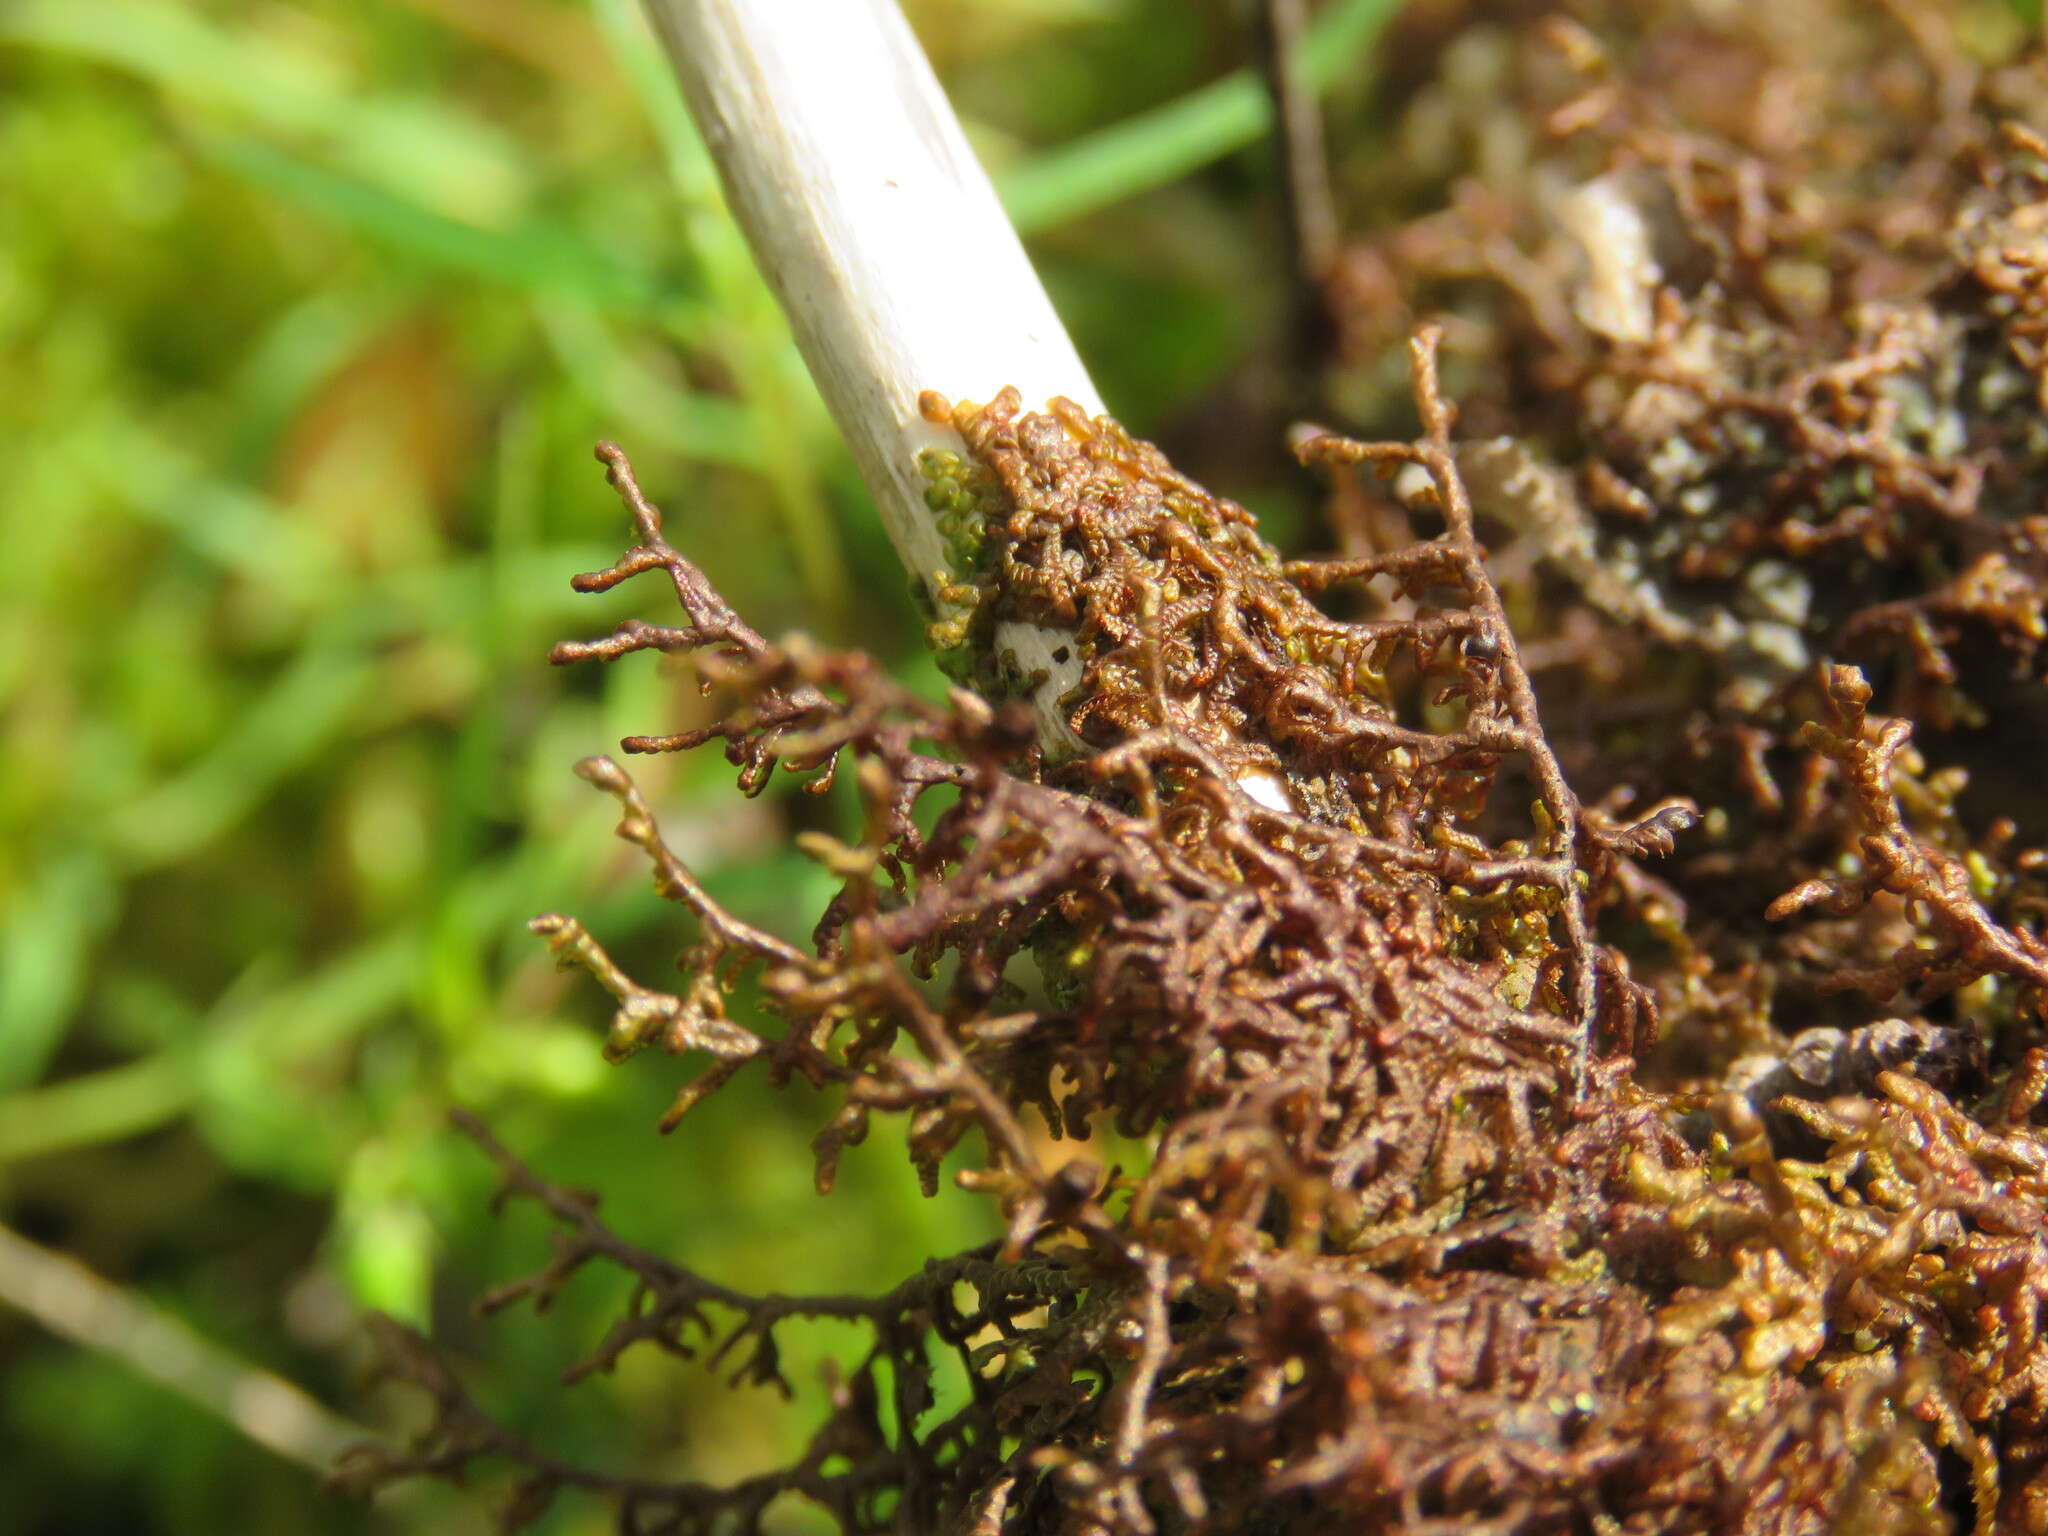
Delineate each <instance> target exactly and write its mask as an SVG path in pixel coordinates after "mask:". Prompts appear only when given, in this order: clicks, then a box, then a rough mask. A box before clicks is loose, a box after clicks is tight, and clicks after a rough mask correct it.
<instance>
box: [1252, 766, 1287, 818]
mask: <svg viewBox="0 0 2048 1536" xmlns="http://www.w3.org/2000/svg"><path fill="white" fill-rule="evenodd" d="M1237 787H1238V788H1239V789H1241V790H1243V791H1244V792H1245V794H1246V796H1247V797H1249V798H1250V799H1252V800H1255V801H1257V802H1258V803H1259V804H1260V805H1263V806H1264V807H1265V808H1266V809H1267V810H1269V811H1286V812H1288V813H1290V814H1292V813H1293V812H1294V811H1295V810H1296V809H1297V807H1296V805H1295V803H1294V796H1293V795H1291V794H1289V793H1288V792H1287V781H1286V780H1284V779H1282V778H1281V777H1280V775H1279V774H1277V773H1267V772H1264V771H1260V772H1257V773H1248V774H1246V775H1245V776H1244V777H1243V778H1241V779H1239V780H1238V781H1237Z"/></svg>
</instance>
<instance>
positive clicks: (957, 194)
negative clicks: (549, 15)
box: [646, 0, 1102, 747]
mask: <svg viewBox="0 0 2048 1536" xmlns="http://www.w3.org/2000/svg"><path fill="white" fill-rule="evenodd" d="M646 3H647V8H648V11H649V14H650V15H651V16H652V18H653V21H654V26H655V30H656V31H657V32H658V33H659V34H660V36H661V39H662V41H663V42H664V43H665V44H666V45H667V48H668V54H669V58H670V60H671V61H672V62H673V64H674V66H675V70H676V74H677V76H678V77H679V78H680V79H681V81H682V86H683V93H684V95H685V96H686V97H687V98H688V100H689V104H690V110H691V113H692V114H693V115H694V116H695V118H696V120H697V126H698V129H699V131H700V132H701V133H702V134H703V135H704V138H705V141H706V142H707V144H708V145H709V146H710V150H711V155H712V158H713V159H714V160H715V161H716V162H717V164H718V170H719V175H720V177H721V178H722V179H723V181H724V183H725V193H726V200H727V202H728V203H729V204H730V205H731V207H732V210H733V213H734V215H735V216H736V217H737V218H738V220H739V223H740V227H741V228H742V229H743V230H744V231H745V232H746V236H747V239H748V242H749V243H750V244H751V245H752V246H753V250H754V259H755V260H756V261H757V262H758V263H759V264H760V267H761V270H762V272H763V273H764V274H765V275H766V277H767V279H768V282H769V285H770V286H771V287H772V288H773V289H774V291H775V294H776V296H777V298H778V299H780V300H781V302H782V307H783V309H784V310H785V311H786V312H787V313H788V315H789V320H790V324H791V326H792V328H793V329H794V330H795V332H796V339H797V345H798V346H799V347H800V348H801V349H802V351H803V354H804V359H805V361H806V362H808V363H809V364H810V369H811V375H812V377H813V378H815V379H816V380H817V383H818V388H819V390H820V392H821V393H822V394H823V395H824V397H825V403H826V404H827V405H828V406H829V407H830V408H831V411H832V415H833V417H834V418H835V419H836V420H837V421H838V423H839V428H840V431H841V432H842V433H843V434H844V435H845V437H846V441H847V443H848V445H849V446H850V447H851V448H852V450H853V456H854V461H855V463H856V464H857V465H858V466H859V468H860V472H861V478H862V479H863V480H864V481H865V482H866V484H867V487H868V490H869V493H870V494H871V495H873V497H874V498H875V504H876V506H877V507H878V508H879V509H880V511H881V515H882V523H883V526H884V527H885V528H887V529H888V532H889V537H890V539H891V541H892V542H893V543H894V544H895V546H896V551H897V553H898V555H900V556H901V557H902V559H903V563H904V564H905V566H906V567H908V568H909V570H910V571H911V572H912V573H913V575H915V576H917V577H919V578H921V579H923V580H925V581H926V582H927V583H928V584H929V583H930V582H931V580H932V578H933V576H934V573H939V572H943V571H944V570H945V569H946V564H947V557H946V549H945V544H944V541H943V540H942V539H941V538H940V535H939V532H938V529H937V526H936V524H935V522H934V520H933V516H932V514H931V512H930V511H929V510H927V508H926V507H925V505H924V501H923V490H924V481H923V480H922V478H921V477H920V476H919V474H918V470H917V454H918V451H919V450H920V449H922V448H925V447H928V446H944V447H949V448H951V449H953V450H954V451H956V452H957V451H960V450H961V448H962V445H961V443H960V441H959V439H958V438H957V437H956V436H955V435H954V434H953V433H952V432H951V431H950V429H941V428H934V427H932V426H930V425H928V424H927V423H926V422H925V421H924V420H923V419H922V418H921V417H920V416H919V415H918V411H917V397H918V395H919V393H920V392H921V391H923V390H927V389H932V390H937V391H938V392H939V393H940V394H942V395H945V396H946V397H947V398H948V399H950V400H976V401H985V400H988V399H989V398H990V397H991V396H993V395H994V394H996V393H997V392H998V391H999V390H1001V389H1002V388H1003V387H1004V386H1006V385H1015V386H1016V388H1017V389H1018V391H1019V392H1020V393H1021V394H1022V395H1023V397H1024V403H1025V406H1026V407H1027V408H1029V409H1038V408H1041V407H1043V405H1044V404H1045V402H1046V401H1048V400H1049V399H1051V398H1052V397H1053V396H1055V395H1065V396H1067V397H1068V398H1070V399H1072V400H1075V401H1078V402H1079V403H1080V404H1081V405H1082V406H1084V407H1086V408H1087V409H1088V410H1089V411H1091V412H1099V411H1100V410H1101V409H1102V404H1101V401H1100V400H1099V399H1098V398H1097V396H1096V393H1095V387H1094V385H1093V384H1091V383H1090V382H1089V379H1088V373H1087V370H1086V369H1085V368H1083V367H1082V365H1081V360H1080V358H1079V356H1077V355H1076V353H1075V351H1074V345H1073V343H1072V342H1071V341H1070V340H1069V339H1068V338H1067V333H1066V331H1065V329H1064V328H1063V327H1062V326H1061V324H1060V321H1059V316H1058V315H1056V314H1055V313H1054V312H1053V308H1052V304H1051V301H1050V300H1048V299H1047V298H1046V295H1045V290H1044V288H1043V287H1042V286H1041V285H1040V284H1039V281H1038V275H1037V274H1036V273H1035V272H1033V271H1032V269H1031V263H1030V261H1029V260H1028V259H1027V258H1026V256H1025V254H1024V248H1023V246H1022V245H1021V244H1020V243H1019V242H1018V239H1017V235H1016V232H1015V231H1014V230H1013V229H1012V228H1011V226H1010V221H1009V219H1008V217H1007V216H1006V215H1005V214H1004V212H1003V208H1002V205H1001V204H1000V203H999V202H998V201H997V200H996V194H995V189H994V188H993V187H992V186H991V185H990V184H989V180H988V177H987V175H986V174H985V173H984V172H983V171H982V169H981V166H980V165H979V164H978V163H977V162H976V160H975V158H974V153H973V151H972V150H970V149H969V148H968V146H967V140H966V138H965V137H964V135H963V134H962V133H961V131H960V124H959V122H958V121H957V120H956V119H955V117H954V115H953V111H952V108H951V106H950V105H948V103H947V101H946V98H945V95H944V93H943V92H942V91H941V90H940V89H939V84H938V81H937V80H936V79H935V78H934V77H933V75H932V71H931V66H930V65H929V64H928V63H927V62H926V60H925V57H924V54H923V52H922V51H921V50H920V49H919V47H918V45H917V39H916V38H915V37H914V36H912V35H911V31H910V28H909V26H908V25H907V24H906V23H905V22H904V20H903V16H902V14H901V13H900V12H899V11H898V10H897V8H896V5H895V0H646ZM1070 638H1071V637H1068V636H1063V635H1060V634H1058V633H1055V632H1052V631H1048V630H1043V629H1039V628H1036V627H1033V626H1026V625H1018V624H1006V625H1004V626H1002V627H1001V628H1000V629H999V631H998V633H997V646H998V649H999V651H1003V650H1007V651H1009V652H1011V653H1012V654H1013V655H1014V657H1015V660H1016V662H1017V664H1018V666H1019V668H1020V669H1021V671H1022V674H1023V675H1025V676H1030V675H1032V674H1033V673H1035V672H1043V673H1045V674H1046V676H1047V682H1046V683H1045V684H1044V685H1043V686H1042V687H1040V688H1039V690H1038V692H1037V696H1036V703H1037V705H1038V713H1039V722H1040V738H1041V739H1042V740H1043V741H1045V742H1046V743H1047V745H1048V746H1055V747H1063V746H1066V745H1069V744H1071V742H1072V737H1071V735H1070V734H1069V733H1068V731H1067V729H1066V726H1065V723H1064V721H1063V720H1062V719H1061V717H1060V715H1059V713H1058V711H1057V710H1056V708H1055V707H1054V706H1055V704H1056V702H1057V700H1058V698H1059V696H1060V694H1062V693H1064V692H1066V691H1067V689H1069V688H1071V687H1072V686H1073V685H1074V683H1075V682H1077V681H1078V680H1079V677H1080V664H1079V662H1078V661H1076V660H1073V659H1071V652H1072V647H1071V646H1069V647H1068V654H1069V657H1070V659H1069V660H1068V661H1066V662H1064V663H1061V662H1055V661H1054V660H1053V652H1054V650H1055V649H1056V648H1057V647H1059V646H1060V645H1061V644H1062V643H1063V642H1064V641H1066V640H1068V639H1070Z"/></svg>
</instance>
